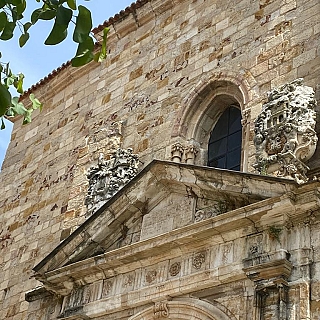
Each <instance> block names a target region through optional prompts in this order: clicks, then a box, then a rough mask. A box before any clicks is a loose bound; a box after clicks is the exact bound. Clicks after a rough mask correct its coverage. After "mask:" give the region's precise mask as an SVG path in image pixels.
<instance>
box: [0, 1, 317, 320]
mask: <svg viewBox="0 0 320 320" xmlns="http://www.w3.org/2000/svg"><path fill="white" fill-rule="evenodd" d="M142 3H143V4H142ZM106 5H107V4H106ZM130 10H131V11H128V12H127V11H126V12H125V13H123V14H122V16H121V15H120V18H118V19H116V18H115V19H114V22H113V23H112V24H111V23H110V28H111V31H110V35H109V40H108V49H109V56H108V58H107V59H106V61H104V62H102V63H101V64H95V63H91V64H89V65H87V66H84V67H82V68H80V69H73V68H71V67H70V66H66V67H63V68H61V70H60V71H59V72H57V73H56V74H55V75H54V76H53V77H50V79H49V80H46V81H42V82H41V83H40V84H39V85H37V86H36V88H35V89H34V90H33V91H34V93H35V95H36V96H37V97H38V98H39V99H41V100H42V101H43V103H44V109H43V111H42V112H41V113H40V114H39V113H37V114H36V115H35V117H34V119H33V121H32V123H31V124H29V125H27V126H22V124H21V119H15V120H14V122H15V123H14V128H13V133H12V137H11V142H10V145H9V149H8V151H7V154H6V158H5V161H4V163H3V166H2V171H1V173H0V186H1V191H2V192H1V198H0V319H6V320H22V319H23V320H24V319H27V320H34V319H36V320H38V319H39V320H40V319H56V318H57V316H58V314H59V313H60V312H61V299H60V298H58V297H54V298H48V297H47V298H42V299H38V300H36V301H33V302H30V303H29V302H26V301H25V293H26V292H27V291H29V290H33V289H34V288H37V287H38V286H40V285H42V284H41V283H40V282H39V281H38V280H36V279H35V278H34V277H33V271H32V268H33V267H34V266H35V265H36V264H37V263H39V262H40V261H41V260H42V259H43V258H44V257H45V256H47V255H48V254H49V253H50V252H51V251H52V250H53V249H54V248H55V247H56V246H57V245H59V243H60V242H61V241H62V240H64V239H66V238H67V237H68V236H69V235H70V234H72V232H73V231H74V230H76V229H77V227H78V226H79V225H81V223H83V222H84V221H85V220H86V207H85V204H84V200H85V197H86V193H87V184H88V182H87V180H86V176H85V174H86V171H87V170H88V169H89V167H90V166H91V165H92V164H94V163H97V160H98V157H99V154H100V153H103V154H104V156H105V159H108V157H110V155H111V154H112V153H113V152H114V151H115V150H117V148H119V147H120V148H123V149H127V148H132V149H133V153H135V154H138V155H139V158H140V160H141V162H142V163H143V165H142V167H143V166H146V165H147V164H148V163H150V162H151V161H152V160H153V159H160V160H171V155H172V154H171V146H172V145H174V144H175V143H177V142H179V143H181V145H182V146H183V147H184V148H186V147H187V146H190V145H191V146H192V147H194V150H195V149H196V148H197V150H198V151H197V153H195V154H196V155H195V156H194V159H193V158H192V159H193V160H192V161H194V164H196V165H199V166H203V165H206V148H207V142H208V141H205V140H204V139H203V140H201V134H200V133H199V135H198V136H197V137H193V136H192V134H191V133H190V135H189V132H197V130H196V125H197V124H199V126H200V125H202V126H203V128H204V129H203V132H204V131H205V129H206V128H205V126H206V125H207V124H208V123H209V124H211V125H212V126H213V124H214V121H215V119H213V118H214V116H212V114H210V115H208V117H207V118H206V120H203V123H201V121H202V120H201V119H203V118H201V117H202V116H201V115H200V109H201V106H202V103H206V101H207V100H208V99H209V98H206V97H209V96H210V94H211V92H219V90H222V89H221V88H222V87H223V88H224V89H223V90H225V91H223V95H222V96H223V97H225V96H226V95H227V93H228V92H229V93H230V94H231V95H233V96H234V97H236V98H237V99H238V97H240V95H241V96H242V102H241V103H240V108H241V111H242V114H243V119H246V126H245V129H244V130H245V134H243V136H244V137H243V139H244V140H243V146H244V147H243V150H242V159H243V160H242V171H245V172H253V170H254V169H253V167H252V164H253V163H254V162H255V148H254V143H253V137H254V119H255V118H256V117H257V115H258V114H259V113H260V111H261V107H262V105H263V103H264V102H265V101H266V97H267V95H266V93H267V91H270V90H271V89H272V88H274V87H277V86H281V85H283V84H285V83H288V82H291V81H293V80H294V79H296V78H298V77H299V78H304V83H305V84H306V85H307V86H310V87H312V88H313V89H314V90H315V97H316V99H317V101H318V106H319V105H320V104H319V100H320V85H319V79H320V63H319V40H320V27H319V20H320V19H319V18H320V2H319V1H318V0H254V1H253V0H240V1H239V0H228V1H218V0H161V1H160V0H150V1H142V2H141V1H138V2H137V4H136V5H134V6H132V7H131V9H130ZM106 18H108V17H106ZM95 32H96V36H97V38H99V36H100V34H99V32H100V31H99V29H97V30H96V31H95ZM207 85H208V86H207ZM234 86H235V87H236V88H237V90H235V89H234ZM219 88H220V89H219ZM206 93H208V94H207V95H206ZM213 95H214V93H212V95H211V96H210V98H212V97H213ZM236 98H235V100H237V99H236ZM206 99H207V100H206ZM200 100H201V103H200V102H199V101H200ZM239 100H241V99H240V98H239V99H238V100H237V101H239ZM194 101H198V104H196V103H195V102H194ZM231 102H232V103H233V102H234V100H232V101H231ZM219 103H220V105H221V104H223V99H222V100H221V101H219ZM217 108H218V106H217ZM318 108H319V107H317V109H316V111H319V109H318ZM209 109H210V108H209V104H208V108H207V109H205V110H203V114H206V112H207V111H208V110H209ZM217 110H218V109H217ZM245 111H246V112H245ZM217 112H218V111H216V113H217ZM219 112H220V111H219ZM207 113H208V112H207ZM245 114H246V115H247V117H244V115H245ZM191 115H194V117H192V116H191ZM210 117H211V118H210ZM208 118H210V119H211V120H210V119H209V120H208ZM184 119H191V120H190V122H188V123H187V124H186V123H183V121H184ZM211 129H212V128H211ZM211 129H208V130H211ZM319 130H320V128H319V125H318V127H316V131H317V133H318V135H319ZM204 135H205V133H203V136H204ZM192 139H194V140H196V141H194V140H192ZM319 150H320V149H319V147H318V146H317V150H316V152H315V155H314V156H313V157H312V158H311V159H310V160H309V162H308V166H309V167H310V168H311V171H312V173H314V175H317V174H318V173H319V171H320V170H319V169H320V153H319V152H320V151H319ZM180 158H181V162H184V161H186V157H185V154H184V153H182V154H181V157H180ZM180 158H179V159H180ZM177 179H178V177H177ZM181 192H182V191H181ZM183 192H185V189H183ZM186 196H187V195H186ZM189 196H190V195H189ZM159 210H160V209H159ZM160 212H161V210H160ZM309 214H311V213H309ZM275 219H276V218H275ZM316 222H317V221H316ZM279 223H280V222H279ZM299 228H300V227H299ZM299 228H298V229H299ZM163 229H164V230H166V228H165V227H164V228H163ZM302 229H303V227H301V230H302ZM311 229H312V231H310V230H309V231H307V230H305V233H304V234H303V231H301V234H300V233H299V234H300V236H299V241H300V242H299V245H297V246H301V247H302V246H304V245H305V246H306V247H308V246H309V247H311V245H310V243H308V241H309V242H310V241H311V242H312V248H313V250H315V251H314V252H315V256H314V261H315V270H316V275H317V277H319V270H318V269H319V265H318V260H319V259H318V255H319V250H320V248H319V242H318V241H316V239H317V237H318V236H319V235H318V233H317V231H316V228H314V227H312V228H311ZM290 230H291V229H290ZM299 230H300V229H299ZM303 230H304V229H303ZM288 232H289V231H288ZM290 232H291V236H290V239H291V240H288V241H292V243H291V244H289V245H288V247H290V248H292V249H293V250H296V251H297V252H298V251H299V250H300V248H298V247H296V246H295V242H294V238H295V237H294V232H297V231H294V230H292V231H290ZM299 232H300V231H299ZM308 232H309V233H310V232H311V234H312V237H313V238H312V240H310V238H308V235H307V233H308ZM308 239H309V240H308ZM241 241H242V240H241ZM268 241H269V240H268ZM205 249H206V250H209V248H207V247H205ZM217 250H218V249H217ZM221 250H222V249H221ZM223 250H225V251H227V249H223ZM232 250H234V251H236V250H235V249H233V247H232ZM302 251H303V250H302V249H301V250H300V251H299V259H300V260H299V261H300V262H301V261H302V260H303V259H305V260H303V261H307V260H308V259H311V258H310V257H311V253H309V254H307V253H306V252H304V251H303V252H302ZM197 252H202V251H201V250H200V251H195V253H197ZM195 253H190V254H195ZM303 255H305V256H303ZM185 259H187V258H185ZM188 259H189V260H190V261H192V258H191V256H190V257H189V258H188ZM308 261H309V260H308ZM300 262H299V263H300ZM156 263H160V262H159V261H157V262H154V264H156ZM185 263H187V262H185ZM227 263H229V262H228V259H227V258H226V264H227ZM302 264H303V263H302V262H301V265H302ZM301 268H302V267H301ZM190 270H191V267H190ZM151 271H153V269H152V270H151ZM293 272H298V271H296V270H295V269H294V270H293ZM239 281H245V280H244V279H240V280H239ZM139 285H140V284H137V283H135V284H132V287H139ZM241 286H242V284H241ZM241 286H240V287H241ZM308 286H309V287H308ZM316 286H318V284H316V285H315V286H314V287H310V283H309V282H306V288H304V289H305V290H304V289H303V288H302V287H301V288H300V287H298V284H297V288H296V289H295V290H296V291H295V293H294V294H292V296H290V301H291V302H292V305H294V303H296V305H297V304H299V303H300V302H299V301H302V297H305V296H306V299H307V298H308V297H307V296H308V295H309V294H310V292H311V295H312V296H313V297H314V298H313V300H312V301H313V302H312V303H311V306H309V307H308V306H302V305H300V309H298V307H296V309H294V307H292V310H291V311H290V318H288V319H308V318H310V317H311V318H313V319H317V318H319V317H320V311H319V305H318V302H317V301H318V300H319V299H318V298H319V297H318V295H319V294H318V291H317V287H316ZM235 287H237V290H238V291H234V292H233V289H232V285H231V284H230V285H228V288H227V289H225V290H226V291H227V292H228V293H229V294H231V293H232V295H235V296H236V297H240V296H241V299H243V300H240V298H239V300H238V301H243V304H246V305H247V306H250V305H253V301H252V300H249V298H246V297H244V296H243V295H241V294H240V293H239V292H240V291H241V290H242V289H239V288H240V287H239V285H238V284H237V285H235ZM241 288H242V287H241ZM309 289H310V290H309ZM206 290H207V288H206ZM208 290H209V289H208ZM215 290H216V289H215ZM248 290H249V291H250V290H253V288H249V289H248ZM274 290H275V291H274V297H278V291H276V289H274ZM277 290H278V287H277ZM292 290H294V289H292ZM299 290H300V291H299ZM308 290H309V291H308ZM209 291H210V290H209ZM209 291H206V292H205V293H203V294H204V295H206V297H209V300H210V299H211V298H210V297H212V296H214V294H215V295H216V296H218V295H217V292H215V293H213V292H209ZM213 291H214V290H213ZM249 291H248V292H249ZM170 292H171V291H170ZM238 293H239V294H238ZM210 294H211V296H210ZM259 294H260V293H259ZM155 295H156V294H155ZM197 296H198V297H202V293H201V292H198V293H197ZM251 296H252V295H251ZM217 299H218V300H219V303H220V304H221V305H223V306H224V308H228V309H229V310H232V312H231V311H230V313H229V315H230V319H234V318H232V317H231V314H234V315H237V318H239V319H244V318H245V316H246V315H245V314H244V312H245V311H244V310H247V309H242V310H241V307H240V306H239V304H238V303H237V302H235V303H234V304H233V303H232V301H231V300H228V299H227V298H223V297H222V296H219V297H218V298H217ZM236 299H237V298H234V301H236ZM245 299H247V300H245ZM269 299H271V300H272V297H271V296H270V297H269ZM308 301H309V300H308ZM170 303H172V305H173V304H174V303H173V302H170ZM170 303H169V304H168V305H169V310H170ZM136 308H137V309H136V310H135V311H139V308H141V306H138V305H137V306H136ZM172 308H173V307H172ZM248 308H249V307H248ZM308 308H309V309H308ZM172 310H173V309H172ZM270 310H271V311H270V315H269V316H268V317H267V318H266V319H275V318H274V317H273V316H272V315H271V314H272V309H270ZM308 310H309V311H308ZM140 311H141V310H140ZM130 312H131V311H130ZM308 312H309V313H308ZM131 316H132V314H129V312H127V313H125V312H124V313H121V314H120V315H119V317H118V318H117V317H116V318H108V317H106V318H103V319H123V320H124V319H129V317H131ZM142 319H146V318H142ZM279 319H280V318H279ZM281 319H285V318H284V317H283V318H281Z"/></svg>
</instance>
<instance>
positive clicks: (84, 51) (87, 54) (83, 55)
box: [71, 36, 94, 67]
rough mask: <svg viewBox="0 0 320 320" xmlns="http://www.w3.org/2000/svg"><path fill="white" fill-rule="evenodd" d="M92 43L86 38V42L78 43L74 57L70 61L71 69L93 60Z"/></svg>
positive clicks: (91, 40) (90, 39)
mask: <svg viewBox="0 0 320 320" xmlns="http://www.w3.org/2000/svg"><path fill="white" fill-rule="evenodd" d="M93 49H94V43H93V39H92V38H90V37H89V36H88V38H87V40H86V41H85V42H83V43H79V45H78V50H77V53H76V56H75V57H74V58H73V59H72V60H71V64H72V66H73V67H81V66H84V65H85V64H87V63H89V62H90V61H92V60H93V53H92V51H93Z"/></svg>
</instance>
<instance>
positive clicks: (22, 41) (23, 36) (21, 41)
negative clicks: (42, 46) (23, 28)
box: [19, 32, 30, 48]
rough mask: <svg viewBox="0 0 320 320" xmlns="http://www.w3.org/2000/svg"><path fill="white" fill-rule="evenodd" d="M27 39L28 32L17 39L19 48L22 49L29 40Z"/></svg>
mask: <svg viewBox="0 0 320 320" xmlns="http://www.w3.org/2000/svg"><path fill="white" fill-rule="evenodd" d="M29 37H30V35H29V33H28V32H26V33H23V34H22V35H21V36H20V38H19V46H20V48H22V47H23V46H24V45H25V44H26V42H27V41H28V40H29Z"/></svg>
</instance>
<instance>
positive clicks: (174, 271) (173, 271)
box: [169, 262, 181, 277]
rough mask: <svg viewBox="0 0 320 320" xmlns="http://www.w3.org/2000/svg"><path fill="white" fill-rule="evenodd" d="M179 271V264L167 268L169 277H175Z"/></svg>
mask: <svg viewBox="0 0 320 320" xmlns="http://www.w3.org/2000/svg"><path fill="white" fill-rule="evenodd" d="M180 270H181V262H175V263H173V264H172V265H171V266H170V268H169V274H170V276H171V277H175V276H177V275H178V274H179V272H180Z"/></svg>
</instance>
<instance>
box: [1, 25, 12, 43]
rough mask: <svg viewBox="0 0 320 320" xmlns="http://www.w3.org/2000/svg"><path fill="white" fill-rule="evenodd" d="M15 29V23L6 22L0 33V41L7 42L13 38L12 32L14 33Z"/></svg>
mask: <svg viewBox="0 0 320 320" xmlns="http://www.w3.org/2000/svg"><path fill="white" fill-rule="evenodd" d="M15 27H16V23H15V22H7V23H6V25H5V27H4V29H3V31H2V34H1V36H0V39H1V40H9V39H11V38H12V37H13V31H14V28H15Z"/></svg>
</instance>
